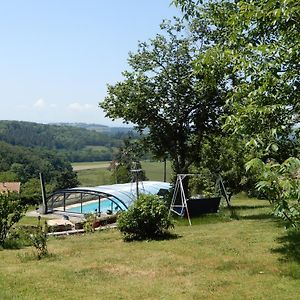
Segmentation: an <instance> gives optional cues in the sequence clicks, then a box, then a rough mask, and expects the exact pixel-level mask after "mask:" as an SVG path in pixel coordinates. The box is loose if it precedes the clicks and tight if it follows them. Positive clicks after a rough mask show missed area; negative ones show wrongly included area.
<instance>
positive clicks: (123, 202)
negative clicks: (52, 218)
mask: <svg viewBox="0 0 300 300" xmlns="http://www.w3.org/2000/svg"><path fill="white" fill-rule="evenodd" d="M170 188H171V185H170V183H167V182H160V181H143V182H139V183H138V186H136V183H123V184H113V185H101V186H95V187H77V188H71V189H64V190H58V191H55V192H54V193H53V194H52V195H50V196H49V197H47V199H46V201H45V207H44V211H45V213H46V214H47V213H55V212H64V213H75V214H86V213H97V214H100V213H109V214H113V213H116V212H118V211H123V210H127V209H128V207H129V206H130V205H131V204H132V203H133V202H134V201H135V200H136V198H137V193H140V194H152V195H164V194H166V193H167V192H168V191H169V189H170Z"/></svg>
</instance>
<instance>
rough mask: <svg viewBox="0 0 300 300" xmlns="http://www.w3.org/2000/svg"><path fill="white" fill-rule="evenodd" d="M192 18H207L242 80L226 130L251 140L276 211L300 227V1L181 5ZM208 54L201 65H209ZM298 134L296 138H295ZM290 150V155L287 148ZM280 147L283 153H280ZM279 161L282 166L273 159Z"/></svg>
mask: <svg viewBox="0 0 300 300" xmlns="http://www.w3.org/2000/svg"><path fill="white" fill-rule="evenodd" d="M174 3H175V4H176V5H181V7H182V9H183V11H185V13H186V17H187V18H195V19H200V20H202V21H203V20H204V21H205V23H206V24H209V26H210V28H211V32H212V34H213V35H214V36H216V37H217V38H218V39H219V41H215V43H212V44H211V45H210V46H211V48H212V49H213V50H215V51H221V52H223V53H226V56H227V57H228V58H230V61H231V64H232V66H233V68H232V71H233V74H234V77H233V78H234V79H235V80H234V81H232V82H228V85H230V86H231V92H230V93H229V94H228V95H229V97H228V100H227V101H228V102H227V103H228V104H229V105H230V106H231V113H230V114H229V115H228V117H227V120H226V124H225V128H226V129H227V130H228V131H231V132H234V133H239V134H241V135H243V136H244V137H248V139H249V143H248V144H249V145H252V146H254V147H261V148H262V149H264V152H265V153H264V154H263V155H264V157H265V158H266V156H267V157H268V160H266V159H265V160H264V162H263V161H261V160H259V159H253V160H251V161H250V162H249V163H248V164H247V168H248V169H249V168H252V169H254V170H255V169H256V170H258V173H259V174H260V176H259V178H258V179H259V180H260V182H258V184H257V187H258V189H259V190H261V191H263V192H265V193H266V196H267V197H268V198H269V199H270V200H271V201H272V202H273V203H275V213H276V214H277V215H279V216H283V217H284V218H285V219H286V220H288V221H289V222H290V223H291V224H292V225H294V226H295V225H296V224H298V225H300V218H299V216H300V193H299V179H298V178H299V174H298V170H299V166H300V163H299V159H297V158H295V157H294V158H293V157H291V158H288V159H287V156H289V155H290V156H292V155H294V156H296V157H297V156H299V149H298V153H297V148H296V144H295V143H294V141H295V140H296V138H297V134H299V129H298V130H297V129H296V127H297V126H298V125H299V122H300V105H299V104H300V102H299V92H300V60H299V55H300V22H299V20H300V2H299V1H298V0H236V1H230V0H219V1H212V0H211V1H208V2H206V3H204V4H203V2H202V1H201V0H175V1H174ZM203 59H205V55H204V56H203V55H202V56H199V57H198V58H197V60H199V61H202V60H203ZM295 135H296V138H295ZM289 148H290V151H289V153H287V151H286V150H287V149H289ZM278 150H279V151H278ZM274 157H275V158H276V160H277V161H278V162H279V164H278V163H275V162H274V160H273V158H274Z"/></svg>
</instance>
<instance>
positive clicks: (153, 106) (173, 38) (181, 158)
mask: <svg viewBox="0 0 300 300" xmlns="http://www.w3.org/2000/svg"><path fill="white" fill-rule="evenodd" d="M161 29H162V30H163V31H164V32H165V34H164V35H162V34H158V35H157V36H156V37H155V38H154V39H151V40H150V41H149V42H148V43H147V42H142V43H139V45H138V50H137V53H135V54H134V53H130V54H129V59H128V62H129V65H130V67H131V70H130V71H125V72H123V76H124V80H123V81H122V82H118V83H117V84H115V85H108V96H107V97H106V98H105V99H104V101H103V102H102V103H100V106H101V107H102V108H103V109H104V110H105V111H106V114H107V116H109V117H111V118H113V119H115V118H123V119H124V121H125V122H132V123H134V124H135V125H136V126H137V128H138V129H139V130H140V132H144V131H145V130H146V132H147V135H146V138H145V142H146V145H147V146H148V147H149V148H150V149H151V150H152V151H153V153H154V154H155V155H156V156H157V157H165V156H166V154H169V157H170V158H171V160H172V162H173V168H174V171H175V173H180V172H187V170H188V167H189V166H190V165H191V163H193V162H194V161H195V160H196V159H197V156H198V153H199V147H201V142H202V140H203V138H204V137H205V135H207V134H209V133H210V132H215V131H216V130H218V129H219V127H220V123H219V116H220V115H221V114H222V113H223V109H222V107H223V105H224V96H223V94H224V90H225V88H226V87H225V83H224V82H222V78H223V76H221V74H220V72H219V71H218V72H213V74H211V73H209V72H205V70H204V71H203V73H202V74H201V76H200V75H198V76H196V75H195V73H194V67H193V60H194V59H195V56H196V53H197V52H198V51H199V50H201V49H203V51H204V50H205V47H204V46H203V45H202V44H201V43H195V40H197V39H198V38H199V37H200V38H201V39H203V40H204V39H205V31H203V32H201V33H198V32H197V33H195V32H194V31H193V29H192V26H188V27H185V26H184V24H183V23H182V22H180V21H178V20H177V21H176V23H175V24H171V23H170V22H164V23H163V24H162V25H161ZM201 45H202V46H201ZM201 51H202V50H201ZM217 63H218V64H220V62H215V64H217ZM204 68H205V66H204Z"/></svg>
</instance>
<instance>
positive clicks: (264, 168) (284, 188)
mask: <svg viewBox="0 0 300 300" xmlns="http://www.w3.org/2000/svg"><path fill="white" fill-rule="evenodd" d="M246 167H247V169H248V170H249V169H250V168H252V169H253V170H254V171H256V173H257V174H259V175H258V180H259V181H258V183H257V184H256V187H257V189H258V190H259V191H262V192H263V193H264V194H265V195H266V197H267V198H268V199H269V200H270V202H271V203H272V204H273V205H274V214H275V215H276V216H278V217H281V218H283V219H284V220H285V221H287V223H288V225H290V226H293V227H297V226H300V174H299V172H300V160H299V159H298V158H294V157H290V158H288V159H287V160H286V161H285V162H283V163H282V164H279V163H277V162H275V161H272V160H270V161H269V162H267V163H264V162H263V161H262V160H260V159H258V158H255V159H253V160H251V161H250V162H248V163H247V165H246Z"/></svg>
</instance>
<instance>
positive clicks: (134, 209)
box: [117, 195, 173, 241]
mask: <svg viewBox="0 0 300 300" xmlns="http://www.w3.org/2000/svg"><path fill="white" fill-rule="evenodd" d="M117 224H118V228H119V230H120V231H121V233H122V234H123V239H124V240H125V241H128V240H145V239H157V238H162V237H164V236H165V235H166V234H169V232H168V229H169V228H171V227H173V223H172V221H171V219H170V217H169V210H168V208H167V206H166V205H165V202H164V201H163V200H162V199H160V198H159V197H158V196H155V195H141V196H140V197H139V199H138V200H136V202H135V203H134V204H133V205H132V206H130V207H129V209H128V210H127V211H125V212H123V213H122V214H121V215H120V216H119V218H118V223H117Z"/></svg>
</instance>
